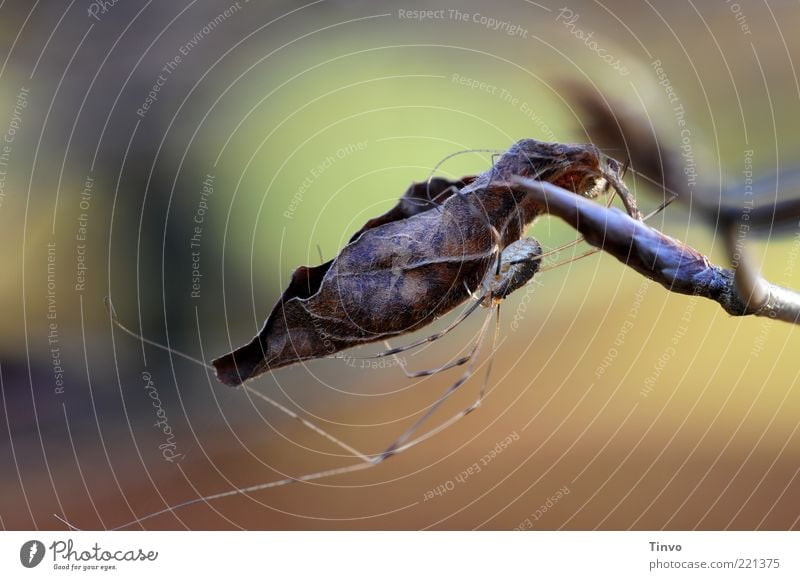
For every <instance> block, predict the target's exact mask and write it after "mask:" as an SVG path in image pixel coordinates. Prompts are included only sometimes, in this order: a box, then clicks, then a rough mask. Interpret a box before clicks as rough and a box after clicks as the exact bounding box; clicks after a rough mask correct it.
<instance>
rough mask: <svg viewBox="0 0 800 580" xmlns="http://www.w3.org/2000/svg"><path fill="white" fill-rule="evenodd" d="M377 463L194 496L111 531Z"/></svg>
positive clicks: (372, 462) (75, 528)
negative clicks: (227, 499) (216, 501)
mask: <svg viewBox="0 0 800 580" xmlns="http://www.w3.org/2000/svg"><path fill="white" fill-rule="evenodd" d="M376 465H377V463H376V462H375V461H372V460H371V461H369V462H368V463H354V464H351V465H345V466H343V467H336V468H333V469H326V470H323V471H315V472H314V473H308V474H306V475H300V476H298V477H285V478H283V479H278V480H275V481H270V482H267V483H259V484H256V485H250V486H247V487H239V488H236V489H231V490H228V491H223V492H220V493H214V494H210V495H204V496H202V497H196V498H193V499H189V500H186V501H182V502H180V503H176V504H175V505H172V506H169V507H166V508H164V509H160V510H158V511H155V512H152V513H149V514H147V515H144V516H141V517H139V518H136V519H133V520H130V521H129V522H125V523H124V524H122V525H119V526H117V527H115V528H111V530H110V531H117V530H124V529H125V528H129V527H131V526H135V525H137V524H141V523H142V522H145V521H147V520H150V519H152V518H155V517H158V516H161V515H164V514H168V513H173V512H175V511H177V510H179V509H182V508H185V507H188V506H190V505H194V504H198V503H207V502H210V501H214V500H217V499H222V498H225V497H232V496H235V495H246V494H249V493H255V492H257V491H262V490H265V489H272V488H275V487H281V486H284V485H288V484H290V483H300V482H304V481H314V480H317V479H323V478H325V477H333V476H335V475H342V474H344V473H352V472H354V471H361V470H364V469H369V468H370V467H375V466H376ZM53 515H54V516H55V517H56V518H58V519H59V520H61V521H62V522H64V523H65V524H66V525H68V526H69V527H70V528H72V529H73V530H80V528H77V527H75V526H74V525H72V524H71V523H69V522H68V521H66V520H64V519H62V518H60V517H59V516H58V515H57V514H53Z"/></svg>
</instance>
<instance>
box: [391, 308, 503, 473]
mask: <svg viewBox="0 0 800 580" xmlns="http://www.w3.org/2000/svg"><path fill="white" fill-rule="evenodd" d="M491 320H492V312H491V311H489V314H488V315H487V316H486V320H485V321H484V323H483V325H482V326H481V330H480V338H479V339H478V347H477V349H476V351H475V354H474V355H473V357H472V360H471V361H470V363H469V365H468V366H467V369H466V370H465V371H464V374H462V375H461V376H460V377H459V378H458V379H457V380H456V381H455V382H454V383H453V384H452V385H450V387H448V389H447V390H446V391H445V392H444V393H443V394H442V396H441V397H439V398H438V399H437V400H436V401H435V402H434V403H433V404H432V405H431V406H430V407H428V409H427V411H425V412H424V413H423V414H422V415H421V416H420V417H419V419H417V420H416V421H415V422H414V424H413V425H411V426H410V427H409V428H408V429H407V430H406V431H405V432H404V433H403V434H402V435H401V436H400V437H398V438H397V440H396V441H394V443H392V444H391V445H389V447H387V448H386V451H384V452H383V453H382V454H381V455H380V460H381V461H383V460H385V459H386V458H388V457H390V456H392V455H394V454H396V453H397V451H398V449H399V448H401V447H402V446H403V445H404V444H405V443H406V442H407V441H408V440H409V439H410V438H411V436H412V435H413V434H414V433H415V432H416V431H417V430H419V428H420V427H421V426H422V425H423V424H424V423H425V421H427V420H428V419H429V418H430V417H431V415H433V414H434V413H435V412H436V411H437V409H439V407H441V406H442V404H444V402H445V401H446V400H447V399H448V398H450V396H451V395H452V394H453V393H455V392H456V391H457V390H458V388H459V387H460V386H461V385H463V384H464V383H465V382H467V381H468V380H469V378H470V377H471V376H472V373H473V372H474V370H475V364H476V361H477V360H478V358H479V356H478V354H479V353H480V349H481V346H482V345H483V341H484V339H485V337H486V330H487V329H488V326H489V322H491Z"/></svg>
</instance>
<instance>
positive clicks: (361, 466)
mask: <svg viewBox="0 0 800 580" xmlns="http://www.w3.org/2000/svg"><path fill="white" fill-rule="evenodd" d="M499 308H500V307H499V305H497V306H496V307H495V309H496V311H497V320H498V323H499ZM490 315H491V312H490V313H489V316H487V318H486V321H485V322H484V324H483V327H482V328H481V332H480V339H479V341H480V342H482V339H483V337H484V336H485V332H486V328H487V326H488V324H487V323H488V322H489V321H490V320H491V316H490ZM134 334H135V333H134ZM497 334H498V330H497V327H496V328H495V334H494V339H493V342H492V355H494V351H495V350H496V342H497ZM480 342H479V343H478V345H480ZM156 346H159V347H163V345H158V344H156ZM478 348H480V347H479V346H478ZM476 354H477V352H476ZM492 362H493V356H492V358H491V359H490V360H489V363H488V365H489V366H488V367H487V372H486V376H485V378H484V382H483V384H482V386H481V390H480V395H479V398H478V400H477V401H476V403H474V404H473V405H471V406H470V407H468V408H467V409H464V410H463V411H461V412H460V413H457V414H456V415H454V416H453V417H451V418H450V419H448V420H447V421H445V422H443V423H441V424H440V425H438V426H437V427H435V428H434V429H431V430H430V431H428V432H426V433H425V434H423V435H421V436H420V437H418V438H416V439H414V440H412V441H406V440H407V439H408V437H409V436H410V435H413V433H414V431H416V429H414V430H409V431H407V433H408V435H407V436H405V437H404V438H401V439H403V441H402V442H401V440H400V439H398V441H397V442H395V444H397V447H396V448H394V449H393V450H391V451H389V450H387V451H384V452H383V453H381V454H379V455H376V456H373V457H368V458H367V461H363V462H360V463H355V464H351V465H346V466H343V467H337V468H333V469H326V470H322V471H316V472H313V473H309V474H306V475H301V476H297V477H286V478H283V479H278V480H275V481H270V482H266V483H261V484H256V485H250V486H247V487H242V488H236V489H232V490H228V491H224V492H220V493H215V494H210V495H205V496H202V497H197V498H193V499H190V500H186V501H183V502H180V503H177V504H175V505H172V506H169V507H166V508H163V509H161V510H158V511H155V512H152V513H149V514H147V515H145V516H141V517H138V518H135V519H133V520H131V521H128V522H126V523H124V524H122V525H120V526H117V527H115V528H112V530H122V529H125V528H128V527H130V526H133V525H138V524H141V523H143V522H145V521H147V520H150V519H153V518H156V517H158V516H161V515H164V514H167V513H173V512H175V511H177V510H179V509H182V508H185V507H189V506H191V505H194V504H198V503H207V502H210V501H214V500H218V499H222V498H226V497H232V496H236V495H246V494H250V493H255V492H258V491H263V490H266V489H272V488H276V487H281V486H284V485H289V484H291V483H300V482H308V481H314V480H318V479H323V478H327V477H334V476H336V475H343V474H346V473H353V472H356V471H362V470H365V469H369V468H371V467H375V466H376V465H378V464H379V463H382V462H383V461H385V460H386V459H388V458H389V457H392V456H393V455H397V454H398V453H401V452H403V451H405V450H406V449H409V448H410V447H413V446H414V445H417V444H419V443H421V442H422V441H425V440H427V439H429V438H431V437H433V436H434V435H436V434H437V433H440V432H441V431H443V430H444V429H446V428H447V427H449V426H450V425H452V424H454V423H455V422H456V421H458V420H459V419H461V418H462V417H464V416H466V415H468V414H469V413H470V412H472V411H473V410H474V409H475V408H477V407H478V405H479V404H480V401H481V400H482V398H483V396H484V393H485V390H486V384H487V383H488V380H489V374H490V372H491V365H492ZM474 366H475V365H474V362H473V364H471V365H470V368H469V369H467V371H466V372H465V373H464V375H463V376H462V377H461V378H460V379H459V380H458V381H456V383H454V384H453V385H452V386H451V387H450V389H448V391H447V392H445V394H444V395H443V396H442V397H441V398H440V399H439V400H438V401H437V402H436V403H434V405H433V406H432V407H431V408H430V409H429V410H428V411H427V412H426V414H425V416H423V417H422V418H421V419H420V420H418V421H417V423H416V424H415V426H416V427H419V426H420V425H421V424H422V422H423V420H424V419H426V418H427V416H429V415H430V414H432V413H433V412H434V411H435V410H436V409H437V408H438V407H439V405H441V404H442V403H443V402H444V400H446V398H447V397H449V396H450V395H451V394H452V393H453V392H455V390H456V389H457V388H458V387H459V386H461V385H462V384H464V383H465V382H466V381H467V380H468V379H469V377H470V376H471V375H472V372H473V371H474ZM245 388H247V389H248V390H250V391H251V392H252V393H253V394H255V395H257V396H259V397H260V398H264V399H265V400H267V398H265V396H264V395H262V394H261V393H259V392H258V391H256V390H255V389H253V388H252V387H249V386H248V385H245ZM287 411H288V410H287ZM395 444H393V445H395ZM54 515H55V517H56V518H58V519H59V520H61V521H62V522H63V523H65V524H66V525H67V526H69V527H70V528H72V529H74V530H78V529H79V528H77V527H75V526H73V525H72V524H71V523H69V522H68V521H66V520H64V519H62V518H60V517H59V516H58V515H56V514H54Z"/></svg>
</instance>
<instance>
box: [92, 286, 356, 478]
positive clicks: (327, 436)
mask: <svg viewBox="0 0 800 580" xmlns="http://www.w3.org/2000/svg"><path fill="white" fill-rule="evenodd" d="M104 302H105V304H106V308H107V309H108V312H109V315H110V317H111V322H112V323H113V324H114V326H116V327H117V328H119V329H120V330H122V331H123V332H125V333H127V334H129V335H130V336H132V337H134V338H136V339H138V340H141V341H144V342H145V343H146V344H149V345H151V346H155V347H156V348H160V349H161V350H164V351H166V352H168V353H170V354H173V355H176V356H179V357H182V358H184V359H186V360H188V361H190V362H193V363H195V364H197V365H200V366H201V367H203V368H204V369H206V370H210V371H212V372H213V371H214V367H213V366H211V365H210V364H208V363H206V362H205V361H202V360H200V359H198V358H195V357H193V356H190V355H188V354H186V353H183V352H181V351H179V350H175V349H174V348H171V347H169V346H166V345H164V344H161V343H159V342H156V341H154V340H150V339H148V338H144V337H143V336H142V335H140V334H139V333H137V332H134V331H133V330H131V329H130V328H128V327H126V326H125V325H123V324H122V323H121V322H120V321H119V318H117V313H116V310H115V309H114V304H113V303H112V302H111V299H110V298H109V297H106V298H105V299H104ZM243 387H244V388H245V389H246V390H247V391H248V392H249V393H251V394H253V395H255V396H257V397H258V398H259V399H261V400H262V401H265V402H266V403H269V404H270V405H272V406H273V407H275V408H276V409H278V410H279V411H281V412H282V413H284V414H285V415H287V416H288V417H291V418H292V419H294V420H295V421H298V422H299V423H300V424H302V425H303V426H304V427H306V428H307V429H310V430H311V431H313V432H314V433H316V434H317V435H320V436H321V437H324V438H325V439H327V440H328V441H330V442H331V443H334V444H336V445H338V446H339V447H340V448H342V449H344V450H345V451H347V452H349V453H352V454H353V455H354V456H355V457H358V458H359V459H360V460H361V461H363V462H365V463H369V462H371V461H372V460H371V459H370V458H369V457H368V456H367V455H366V454H364V453H362V452H360V451H358V450H357V449H355V448H353V447H351V446H350V445H348V444H347V443H345V442H344V441H342V440H340V439H338V438H337V437H334V436H333V435H331V434H330V433H328V432H327V431H325V430H324V429H322V428H321V427H318V426H317V425H315V424H314V423H312V422H311V421H309V420H308V419H305V418H303V417H301V416H300V415H298V414H297V413H295V412H294V411H292V410H291V409H289V408H287V407H285V406H284V405H282V404H281V403H279V402H278V401H276V400H275V399H273V398H271V397H268V396H267V395H265V394H263V393H261V392H259V391H257V390H256V389H254V388H253V387H251V386H249V385H243Z"/></svg>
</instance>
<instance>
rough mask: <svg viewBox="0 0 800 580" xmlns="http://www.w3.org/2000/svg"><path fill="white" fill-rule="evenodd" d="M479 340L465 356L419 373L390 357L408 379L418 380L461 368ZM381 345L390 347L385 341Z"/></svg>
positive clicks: (472, 354)
mask: <svg viewBox="0 0 800 580" xmlns="http://www.w3.org/2000/svg"><path fill="white" fill-rule="evenodd" d="M479 340H480V339H478V340H476V341H475V343H474V344H473V345H472V347H471V348H470V349H469V352H468V353H467V354H466V355H464V356H462V357H459V358H456V359H453V360H452V361H450V362H447V363H445V364H443V365H441V366H438V367H434V368H432V369H425V370H421V371H409V370H408V367H407V366H406V364H405V363H404V362H403V361H402V360H400V358H399V357H398V356H397V353H393V354H392V357H393V358H394V359H395V361H396V362H397V365H398V366H399V367H400V369H401V370H402V371H403V373H404V374H405V375H406V376H407V377H408V378H409V379H418V378H420V377H429V376H431V375H435V374H437V373H441V372H444V371H446V370H449V369H452V368H454V367H458V366H461V365H463V364H466V363H467V362H469V360H470V359H471V358H472V357H473V356H474V355H475V351H476V350H477V348H478V343H479ZM383 343H384V344H385V345H386V346H387V347H391V345H390V344H389V341H386V340H385V341H383ZM389 350H390V351H391V350H392V349H391V348H389Z"/></svg>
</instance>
